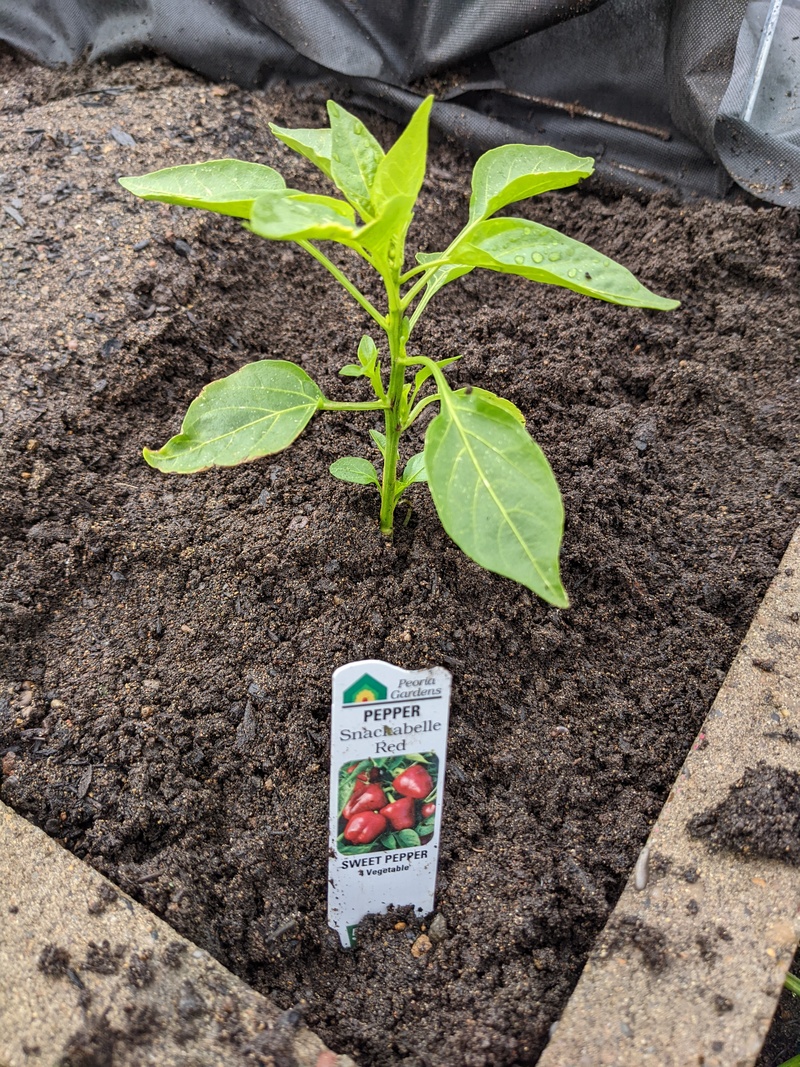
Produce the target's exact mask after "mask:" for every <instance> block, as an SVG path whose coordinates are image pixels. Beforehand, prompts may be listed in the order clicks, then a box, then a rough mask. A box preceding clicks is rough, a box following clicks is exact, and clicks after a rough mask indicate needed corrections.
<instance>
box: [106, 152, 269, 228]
mask: <svg viewBox="0 0 800 1067" xmlns="http://www.w3.org/2000/svg"><path fill="white" fill-rule="evenodd" d="M119 183H120V185H121V186H123V188H125V189H127V190H128V191H129V192H131V193H134V194H135V195H136V196H140V197H141V198H142V199H143V200H160V201H162V202H163V203H165V204H181V205H183V206H184V207H199V208H205V209H206V210H207V211H217V212H219V214H220V215H233V216H234V217H235V218H239V219H247V218H249V217H250V211H251V209H252V206H253V202H254V201H255V200H256V199H257V198H258V197H259V196H261V195H262V194H263V193H267V192H276V191H280V190H283V189H285V188H286V182H285V181H284V180H283V178H282V177H281V176H280V174H278V172H277V171H276V170H273V169H272V167H265V166H263V165H262V164H261V163H243V162H242V161H241V160H240V159H212V160H210V161H209V162H208V163H189V164H187V165H185V166H181V167H167V168H166V169H165V170H156V171H153V172H152V173H151V174H143V175H141V176H140V177H135V178H120V179H119Z"/></svg>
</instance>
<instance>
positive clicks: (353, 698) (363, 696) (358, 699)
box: [342, 674, 387, 704]
mask: <svg viewBox="0 0 800 1067" xmlns="http://www.w3.org/2000/svg"><path fill="white" fill-rule="evenodd" d="M386 693H387V689H386V686H385V685H383V684H382V683H381V682H379V681H378V680H377V679H376V678H373V677H372V675H371V674H362V675H361V677H360V678H359V679H358V680H357V681H355V682H353V684H352V685H351V686H348V688H347V689H345V691H344V697H343V698H342V702H343V703H344V704H371V703H373V701H376V700H385V699H386Z"/></svg>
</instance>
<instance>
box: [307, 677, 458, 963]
mask: <svg viewBox="0 0 800 1067" xmlns="http://www.w3.org/2000/svg"><path fill="white" fill-rule="evenodd" d="M451 682H452V678H451V675H450V673H449V672H448V671H446V670H445V669H444V668H443V667H433V668H431V669H430V670H425V671H405V670H401V668H400V667H394V666H393V665H392V664H391V663H384V662H383V661H382V660H377V659H368V660H361V661H360V662H358V663H348V664H347V665H346V666H344V667H339V669H338V670H337V671H334V675H333V704H332V709H331V801H330V847H329V852H328V855H329V857H330V858H329V861H328V922H329V924H330V925H331V926H332V927H334V929H336V930H338V932H339V937H340V939H341V942H342V944H343V945H344V947H345V948H352V946H353V944H354V943H355V928H356V926H357V925H358V923H359V922H360V921H361V919H363V918H364V916H365V915H370V914H380V913H382V912H385V911H386V910H387V908H388V907H389V906H390V905H395V906H396V907H402V906H405V905H413V907H414V909H415V910H416V912H417V914H418V915H425V914H427V913H428V912H431V911H433V898H434V891H435V889H436V866H437V862H438V858H439V834H440V832H441V823H442V791H443V788H444V765H445V757H446V754H447V723H448V716H449V711H450V686H451Z"/></svg>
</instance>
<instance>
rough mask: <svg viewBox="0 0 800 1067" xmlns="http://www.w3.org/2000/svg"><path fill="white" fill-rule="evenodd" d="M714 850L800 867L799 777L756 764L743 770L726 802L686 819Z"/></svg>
mask: <svg viewBox="0 0 800 1067" xmlns="http://www.w3.org/2000/svg"><path fill="white" fill-rule="evenodd" d="M687 830H688V831H689V833H690V834H691V835H692V837H699V838H702V839H703V840H705V841H706V842H707V843H708V844H709V845H710V846H711V847H712V848H718V849H725V850H726V851H730V852H738V853H740V854H741V855H743V856H761V857H763V858H764V859H771V860H782V861H783V862H784V863H790V864H792V866H794V867H797V866H800V775H798V774H797V772H796V771H790V770H788V769H787V768H786V767H771V766H770V765H769V764H767V763H764V762H763V761H762V762H760V763H759V764H758V765H757V766H756V767H746V768H745V771H744V774H743V775H742V777H741V778H740V779H739V781H738V782H737V783H736V784H735V785H733V786H731V789H730V790H729V792H728V795H727V797H725V799H724V800H723V801H722V802H721V803H720V804H718V805H717V806H716V807H715V808H711V809H710V810H709V811H703V812H699V813H698V814H697V815H694V816H692V818H691V819H690V820H689V824H688V826H687Z"/></svg>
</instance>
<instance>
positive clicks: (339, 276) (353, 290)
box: [297, 240, 386, 330]
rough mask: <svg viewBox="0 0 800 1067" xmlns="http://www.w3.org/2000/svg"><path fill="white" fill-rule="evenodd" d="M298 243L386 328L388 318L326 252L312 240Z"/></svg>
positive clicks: (381, 326) (371, 316) (372, 317)
mask: <svg viewBox="0 0 800 1067" xmlns="http://www.w3.org/2000/svg"><path fill="white" fill-rule="evenodd" d="M297 243H298V244H299V245H300V247H301V248H304V249H305V250H306V252H308V254H309V255H311V256H313V257H314V259H316V261H317V262H318V263H321V264H322V266H323V267H324V268H325V270H327V271H330V273H331V274H332V275H333V276H334V278H335V279H336V281H337V282H339V284H340V285H341V286H342V287H343V288H344V289H346V290H347V292H348V293H349V294H350V296H352V298H353V299H354V300H355V301H356V302H357V303H358V304H360V305H361V307H362V308H363V309H364V310H365V311H366V313H367V314H368V315H369V317H370V318H371V319H374V320H375V322H377V324H378V325H379V326H380V328H381V329H382V330H385V329H386V319H385V318H384V316H383V315H381V313H380V312H379V311H378V310H377V308H374V307H373V306H372V304H371V303H370V302H369V300H367V298H366V297H365V296H364V294H363V293H362V292H361V290H360V289H358V288H357V287H356V286H355V285H353V283H352V282H351V281H350V279H349V278H348V277H347V275H346V274H343V273H342V271H340V270H339V268H338V267H337V266H336V264H335V263H331V261H330V260H329V259H328V257H327V256H326V255H325V253H324V252H320V250H319V249H318V248H317V247H316V246H315V245H312V244H311V242H310V241H306V240H300V241H298V242H297Z"/></svg>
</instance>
